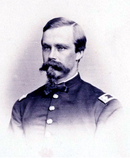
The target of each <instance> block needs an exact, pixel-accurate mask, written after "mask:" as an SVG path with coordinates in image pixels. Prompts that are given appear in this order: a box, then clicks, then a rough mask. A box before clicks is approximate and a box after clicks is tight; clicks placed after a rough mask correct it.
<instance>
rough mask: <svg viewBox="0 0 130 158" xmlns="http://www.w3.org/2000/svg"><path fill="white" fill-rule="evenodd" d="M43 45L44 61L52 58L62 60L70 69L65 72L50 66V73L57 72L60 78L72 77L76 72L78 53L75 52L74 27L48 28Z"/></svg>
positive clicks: (56, 60) (56, 74)
mask: <svg viewBox="0 0 130 158" xmlns="http://www.w3.org/2000/svg"><path fill="white" fill-rule="evenodd" d="M42 46H43V48H42V49H43V61H44V63H46V62H48V61H49V60H50V59H52V60H54V61H55V62H60V63H61V64H62V65H63V66H64V67H65V68H66V69H67V70H68V71H66V72H64V71H61V70H58V69H55V68H54V67H52V66H49V67H48V70H47V71H49V73H52V74H55V76H56V77H57V78H58V79H60V78H64V77H66V76H67V77H71V76H72V75H74V74H75V73H76V70H77V61H76V54H77V53H75V45H74V40H73V28H72V27H70V26H63V27H59V28H52V29H49V30H47V31H46V32H44V34H43V44H42Z"/></svg>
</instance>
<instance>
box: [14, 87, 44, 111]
mask: <svg viewBox="0 0 130 158" xmlns="http://www.w3.org/2000/svg"><path fill="white" fill-rule="evenodd" d="M43 88H44V86H42V87H39V88H38V89H36V90H34V91H32V92H30V93H27V94H23V95H22V96H21V97H20V98H19V99H18V100H17V101H16V102H15V104H14V105H13V110H20V111H21V110H22V111H23V110H24V109H25V108H26V106H27V103H28V102H30V101H31V100H33V98H35V97H40V96H41V95H42V93H43Z"/></svg>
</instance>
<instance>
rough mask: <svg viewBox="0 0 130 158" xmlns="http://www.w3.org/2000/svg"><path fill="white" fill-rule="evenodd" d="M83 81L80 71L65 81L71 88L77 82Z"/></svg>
mask: <svg viewBox="0 0 130 158" xmlns="http://www.w3.org/2000/svg"><path fill="white" fill-rule="evenodd" d="M80 81H81V78H80V75H79V73H78V74H76V76H74V77H73V78H71V79H70V80H69V81H67V82H65V85H66V86H67V87H68V88H70V87H71V86H75V85H76V84H77V83H79V82H80Z"/></svg>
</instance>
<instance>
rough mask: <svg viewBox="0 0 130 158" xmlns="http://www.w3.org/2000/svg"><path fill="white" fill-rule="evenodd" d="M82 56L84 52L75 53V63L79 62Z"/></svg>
mask: <svg viewBox="0 0 130 158" xmlns="http://www.w3.org/2000/svg"><path fill="white" fill-rule="evenodd" d="M83 55H84V51H81V52H77V53H76V61H79V60H80V59H81V58H82V57H83Z"/></svg>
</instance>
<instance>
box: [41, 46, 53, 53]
mask: <svg viewBox="0 0 130 158" xmlns="http://www.w3.org/2000/svg"><path fill="white" fill-rule="evenodd" d="M42 49H43V51H47V52H48V51H50V50H51V47H49V46H43V47H42Z"/></svg>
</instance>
